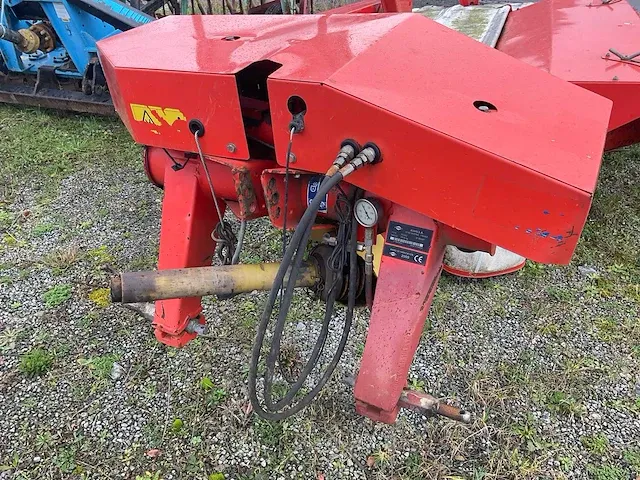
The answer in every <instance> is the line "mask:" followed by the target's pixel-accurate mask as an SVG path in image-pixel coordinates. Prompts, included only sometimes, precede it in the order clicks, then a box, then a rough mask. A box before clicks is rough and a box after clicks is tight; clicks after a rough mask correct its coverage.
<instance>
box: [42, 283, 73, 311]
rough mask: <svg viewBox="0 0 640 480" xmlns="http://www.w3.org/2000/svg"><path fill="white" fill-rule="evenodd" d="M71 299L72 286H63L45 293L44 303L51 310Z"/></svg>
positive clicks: (55, 287) (57, 286) (52, 288)
mask: <svg viewBox="0 0 640 480" xmlns="http://www.w3.org/2000/svg"><path fill="white" fill-rule="evenodd" d="M69 298H71V285H68V284H62V285H56V286H54V287H51V288H50V289H49V290H47V291H46V292H45V293H44V296H43V299H44V303H45V305H46V306H47V307H49V308H55V307H59V306H60V305H62V304H63V303H64V302H66V301H67V300H69Z"/></svg>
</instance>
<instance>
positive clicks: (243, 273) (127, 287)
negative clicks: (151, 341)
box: [111, 262, 318, 303]
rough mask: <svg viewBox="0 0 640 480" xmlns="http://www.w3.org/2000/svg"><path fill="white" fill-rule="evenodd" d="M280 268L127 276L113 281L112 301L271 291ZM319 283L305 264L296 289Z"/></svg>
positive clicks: (264, 265)
mask: <svg viewBox="0 0 640 480" xmlns="http://www.w3.org/2000/svg"><path fill="white" fill-rule="evenodd" d="M279 266H280V264H279V263H260V264H247V265H225V266H215V267H195V268H177V269H170V270H153V271H143V272H125V273H121V274H120V275H118V276H115V277H113V278H112V279H111V298H112V300H113V301H114V302H118V303H120V302H121V303H138V302H151V301H155V300H164V299H169V298H180V297H203V296H206V295H235V294H238V293H247V292H252V291H254V290H269V289H270V288H271V287H272V285H273V279H274V278H275V276H276V274H277V273H278V267H279ZM317 281H318V269H317V267H316V264H315V262H306V263H304V264H303V265H302V270H301V272H300V276H299V277H298V280H297V281H296V286H298V287H312V286H314V285H315V284H316V282H317Z"/></svg>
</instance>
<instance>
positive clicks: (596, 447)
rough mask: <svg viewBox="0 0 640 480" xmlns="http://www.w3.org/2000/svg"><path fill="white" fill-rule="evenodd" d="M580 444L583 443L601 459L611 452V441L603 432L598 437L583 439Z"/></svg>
mask: <svg viewBox="0 0 640 480" xmlns="http://www.w3.org/2000/svg"><path fill="white" fill-rule="evenodd" d="M580 443H582V445H584V447H585V448H586V449H587V450H588V451H589V452H590V453H591V454H593V455H597V456H600V457H601V456H602V455H604V454H606V453H607V452H608V451H609V439H608V438H607V436H606V435H605V434H604V433H602V432H600V433H598V434H596V435H588V436H585V437H582V438H581V439H580Z"/></svg>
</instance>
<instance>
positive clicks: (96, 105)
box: [0, 81, 116, 116]
mask: <svg viewBox="0 0 640 480" xmlns="http://www.w3.org/2000/svg"><path fill="white" fill-rule="evenodd" d="M34 87H35V85H32V86H30V85H22V84H14V83H9V82H2V81H0V103H13V104H16V105H28V106H32V107H41V108H52V109H56V110H69V111H72V112H82V113H92V114H95V115H104V116H115V115H116V111H115V110H114V108H113V103H112V102H111V98H110V97H109V95H108V94H105V95H100V96H93V95H85V94H84V93H81V92H75V91H72V90H66V89H61V90H54V89H49V88H43V89H39V90H38V91H37V92H36V93H34Z"/></svg>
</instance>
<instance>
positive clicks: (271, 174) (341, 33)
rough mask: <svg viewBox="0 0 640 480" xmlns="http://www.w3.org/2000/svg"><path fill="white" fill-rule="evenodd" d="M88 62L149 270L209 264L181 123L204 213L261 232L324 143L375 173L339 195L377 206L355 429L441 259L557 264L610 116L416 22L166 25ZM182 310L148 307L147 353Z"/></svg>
mask: <svg viewBox="0 0 640 480" xmlns="http://www.w3.org/2000/svg"><path fill="white" fill-rule="evenodd" d="M166 39H171V41H170V42H167V41H166ZM417 39H422V40H421V41H420V40H417ZM159 44H162V45H165V48H164V49H157V48H156V46H157V45H159ZM98 48H99V53H100V59H101V62H102V65H103V67H104V70H105V74H106V77H107V81H108V84H109V88H110V90H111V93H112V96H113V99H114V104H115V106H116V110H117V111H118V114H119V115H120V117H121V118H122V120H123V122H124V123H125V125H126V126H127V128H128V129H129V131H130V132H131V135H132V136H133V138H134V139H135V140H136V141H137V142H138V143H141V144H143V145H147V146H148V149H147V154H146V162H147V170H148V172H149V173H150V176H151V178H152V179H153V180H154V181H155V182H156V183H158V184H161V185H163V186H164V190H165V196H164V201H163V211H162V226H161V233H160V258H159V262H158V268H159V269H165V268H182V267H195V266H204V265H210V264H211V258H212V252H213V248H214V246H215V245H214V242H213V240H212V239H211V231H212V230H213V228H214V226H215V224H216V223H217V221H218V218H217V214H216V212H215V209H214V206H213V200H212V198H211V195H210V193H209V190H208V188H207V186H206V182H205V180H204V178H203V172H202V168H201V166H200V165H199V163H198V162H197V161H190V159H191V158H193V157H194V154H193V152H195V151H196V145H195V143H194V138H193V131H190V128H189V125H190V122H191V123H192V124H194V123H193V122H196V121H197V122H199V124H200V125H201V126H202V127H203V128H204V135H203V136H202V138H201V140H200V141H201V144H202V149H203V152H204V155H205V156H206V161H207V163H208V165H209V170H210V171H211V172H212V179H213V183H214V184H215V185H216V192H217V196H218V197H219V199H221V201H224V202H225V203H226V204H227V205H229V206H230V208H231V209H232V210H233V212H234V213H235V214H236V215H237V216H238V217H239V218H242V219H251V218H255V217H257V216H262V215H267V214H269V216H270V218H271V220H272V222H273V223H274V224H276V225H279V226H281V222H280V219H281V217H282V216H285V215H286V216H287V220H288V222H287V225H288V226H295V225H296V223H297V221H298V220H299V218H300V216H301V215H302V212H303V211H304V208H305V207H306V204H307V202H308V193H307V192H308V191H309V189H308V188H305V185H306V186H308V185H310V183H309V182H311V181H315V180H312V179H313V178H314V177H317V175H318V174H322V173H324V172H325V171H326V170H327V168H328V167H329V166H330V165H331V162H332V161H333V159H334V158H335V154H336V152H337V150H338V149H339V147H340V144H341V142H342V141H343V140H345V139H354V140H356V141H357V142H359V143H360V144H361V145H362V144H365V143H367V142H374V143H375V144H376V145H377V146H378V147H379V149H380V151H381V153H382V161H381V162H379V163H377V164H375V165H371V166H369V167H368V168H363V169H362V170H358V171H356V172H355V173H353V174H352V175H351V176H349V177H348V179H346V180H345V181H344V184H345V185H344V188H351V187H352V186H356V187H359V188H361V189H363V190H364V191H365V195H366V196H367V197H371V198H377V199H379V200H380V202H381V204H382V205H384V218H385V223H384V224H382V225H379V226H378V232H379V233H382V234H384V235H385V240H386V241H385V249H384V253H383V254H382V256H381V259H380V260H381V262H380V268H379V271H378V280H377V288H376V296H375V301H374V304H373V309H372V313H371V320H370V327H369V332H368V336H367V341H366V345H365V349H364V353H363V356H362V363H361V367H360V373H359V375H358V378H357V380H356V384H355V397H356V405H357V410H358V411H359V412H360V413H362V414H364V415H367V416H369V417H371V418H373V419H376V420H380V421H385V422H393V421H394V420H395V418H396V416H397V413H398V408H399V401H400V397H401V394H402V391H403V389H404V387H405V386H406V379H407V373H408V370H409V367H410V365H411V362H412V359H413V355H414V353H415V350H416V348H417V346H418V342H419V339H420V334H421V332H422V328H423V324H424V321H425V319H426V316H427V312H428V310H429V306H430V303H431V300H432V298H433V295H434V292H435V290H436V286H437V282H438V279H439V276H440V272H441V269H442V258H443V254H444V248H445V247H446V245H449V244H451V245H456V246H459V247H461V248H467V249H472V250H483V251H492V249H493V248H494V246H495V245H500V246H502V247H504V248H508V249H509V250H511V251H514V252H516V253H519V254H521V255H524V256H526V257H527V258H531V259H533V260H536V261H539V262H544V263H556V264H566V263H568V262H569V260H570V259H571V255H572V254H573V251H574V249H575V246H576V243H577V241H578V238H579V236H580V232H581V230H582V228H583V225H584V223H585V220H586V218H587V214H588V212H589V207H590V205H591V199H592V196H593V192H594V189H595V185H596V181H597V177H598V171H599V168H600V162H601V157H602V152H603V148H604V144H605V136H606V133H607V127H608V124H609V116H610V113H611V103H612V102H611V101H610V100H608V99H606V98H603V97H601V96H599V95H596V94H594V93H592V92H589V91H587V90H585V89H582V88H579V87H577V86H575V85H572V84H571V83H568V82H566V81H563V80H561V79H560V78H557V77H554V76H552V75H549V73H547V72H544V71H542V70H541V69H539V68H535V67H532V66H530V65H527V64H525V63H523V62H520V61H518V60H516V59H514V58H511V57H509V56H507V55H504V54H502V53H501V52H498V51H496V50H493V49H491V48H489V47H486V46H484V45H482V44H480V43H478V42H476V41H474V40H471V39H469V38H467V37H465V36H463V35H461V34H458V33H456V32H454V31H452V30H449V29H448V28H446V27H443V26H441V25H439V24H437V23H435V22H433V21H431V20H429V19H427V18H425V17H423V16H419V15H413V14H349V15H342V14H334V15H305V16H173V17H168V18H165V19H163V20H160V21H157V22H153V23H151V24H149V25H146V26H143V27H140V28H137V29H134V30H131V31H129V32H125V33H123V34H120V35H118V36H115V37H112V38H109V39H105V40H103V41H101V42H99V43H98ZM300 113H304V123H305V126H304V130H303V131H302V132H300V133H298V134H296V135H294V138H293V149H292V153H293V156H291V157H290V162H292V163H291V165H290V166H291V168H292V169H295V172H296V173H297V174H298V175H300V177H299V179H300V180H299V182H301V183H300V185H299V186H298V187H296V188H297V190H296V191H297V192H298V194H292V195H291V198H290V200H289V208H288V209H287V210H285V209H284V205H283V203H282V199H283V196H284V195H283V192H282V191H281V187H280V186H279V183H278V179H277V178H276V175H277V173H278V171H282V167H283V166H284V165H285V164H286V151H287V146H288V143H289V135H290V127H289V123H290V121H291V119H292V115H294V114H300ZM272 179H273V182H271V180H272ZM305 182H306V184H305ZM274 194H277V195H274ZM332 198H333V197H332V196H331V195H329V196H328V199H327V202H328V205H327V217H326V218H325V219H324V221H325V222H326V221H331V211H332V209H333V208H334V207H335V206H334V205H332V204H331V202H332V201H333V199H332ZM396 228H399V229H400V230H402V229H403V228H406V229H407V231H411V232H412V234H411V235H414V237H411V238H414V240H415V238H417V239H418V241H411V240H409V237H406V236H405V237H403V234H399V233H398V231H395V230H394V229H396ZM416 236H417V237H416ZM201 310H202V307H201V305H200V299H199V298H193V297H192V298H181V299H171V300H159V301H157V302H156V315H155V320H154V324H155V328H156V336H157V337H158V339H159V340H160V341H162V342H164V343H167V344H169V345H176V346H181V345H184V344H185V343H187V342H188V341H189V340H190V339H191V338H193V337H194V336H195V334H194V333H189V332H187V331H186V330H185V328H186V325H187V323H188V322H189V321H190V320H192V319H194V318H196V319H199V320H200V321H201V322H204V318H202V316H201Z"/></svg>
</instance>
